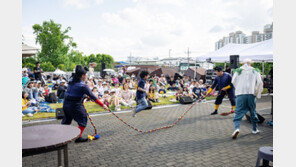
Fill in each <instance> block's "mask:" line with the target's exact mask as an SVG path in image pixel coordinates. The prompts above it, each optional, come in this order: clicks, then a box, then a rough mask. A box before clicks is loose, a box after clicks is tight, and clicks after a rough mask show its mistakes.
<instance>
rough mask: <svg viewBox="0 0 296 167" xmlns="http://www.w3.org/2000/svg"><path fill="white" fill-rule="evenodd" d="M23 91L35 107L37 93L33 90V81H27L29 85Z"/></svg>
mask: <svg viewBox="0 0 296 167" xmlns="http://www.w3.org/2000/svg"><path fill="white" fill-rule="evenodd" d="M25 91H26V92H27V93H28V95H29V96H28V99H30V100H31V102H32V103H33V104H34V105H35V104H37V102H38V101H37V98H38V92H37V89H36V88H34V82H33V81H29V84H28V85H27V88H26V89H25Z"/></svg>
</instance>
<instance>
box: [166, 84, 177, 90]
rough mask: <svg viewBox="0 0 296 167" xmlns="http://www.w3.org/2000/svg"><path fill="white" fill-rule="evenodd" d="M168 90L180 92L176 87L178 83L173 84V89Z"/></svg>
mask: <svg viewBox="0 0 296 167" xmlns="http://www.w3.org/2000/svg"><path fill="white" fill-rule="evenodd" d="M168 90H171V91H176V90H178V87H177V86H176V83H173V85H172V86H171V87H169V88H168Z"/></svg>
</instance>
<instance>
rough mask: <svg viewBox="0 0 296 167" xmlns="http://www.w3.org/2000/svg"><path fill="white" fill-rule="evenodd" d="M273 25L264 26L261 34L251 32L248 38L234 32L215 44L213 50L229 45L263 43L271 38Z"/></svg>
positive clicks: (240, 32)
mask: <svg viewBox="0 0 296 167" xmlns="http://www.w3.org/2000/svg"><path fill="white" fill-rule="evenodd" d="M272 33H273V23H272V24H266V25H265V26H264V29H263V33H260V32H259V31H253V32H252V34H251V35H250V36H246V34H244V33H243V32H242V31H236V32H231V33H229V36H228V37H223V38H222V39H220V40H219V41H217V42H216V43H215V50H218V49H220V48H222V47H223V46H225V45H227V44H229V43H236V44H250V43H256V42H261V41H265V40H268V39H271V38H272Z"/></svg>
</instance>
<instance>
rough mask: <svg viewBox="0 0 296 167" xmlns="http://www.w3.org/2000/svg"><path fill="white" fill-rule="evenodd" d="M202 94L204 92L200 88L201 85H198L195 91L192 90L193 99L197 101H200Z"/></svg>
mask: <svg viewBox="0 0 296 167" xmlns="http://www.w3.org/2000/svg"><path fill="white" fill-rule="evenodd" d="M201 93H202V90H201V88H200V87H199V84H198V83H196V85H195V87H194V88H193V90H192V95H193V98H194V99H195V100H199V99H200V96H201Z"/></svg>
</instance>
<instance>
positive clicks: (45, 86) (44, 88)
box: [42, 85, 50, 97]
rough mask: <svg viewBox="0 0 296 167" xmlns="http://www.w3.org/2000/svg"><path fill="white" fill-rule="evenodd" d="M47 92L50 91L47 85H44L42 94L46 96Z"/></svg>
mask: <svg viewBox="0 0 296 167" xmlns="http://www.w3.org/2000/svg"><path fill="white" fill-rule="evenodd" d="M49 93H50V90H49V89H48V85H44V86H43V92H42V94H43V96H44V97H46V96H48V94H49Z"/></svg>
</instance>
